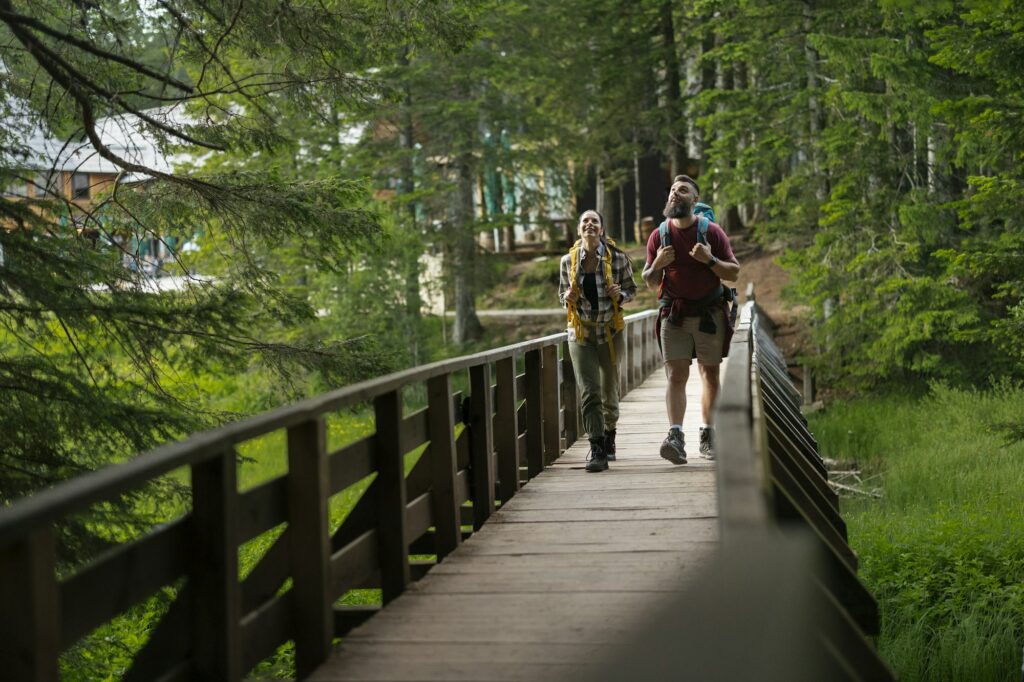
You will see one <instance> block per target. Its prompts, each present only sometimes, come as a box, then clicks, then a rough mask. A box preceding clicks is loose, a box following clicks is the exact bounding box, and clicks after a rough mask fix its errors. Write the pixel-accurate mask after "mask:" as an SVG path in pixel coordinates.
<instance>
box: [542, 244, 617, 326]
mask: <svg viewBox="0 0 1024 682" xmlns="http://www.w3.org/2000/svg"><path fill="white" fill-rule="evenodd" d="M606 248H608V245H607V244H605V242H604V241H603V240H602V241H601V243H600V244H599V245H598V247H597V255H598V258H601V259H602V264H601V265H599V266H598V268H597V310H594V308H592V307H591V305H590V301H589V300H587V297H586V296H584V295H583V255H584V253H586V252H585V251H584V250H583V247H582V246H581V247H580V255H579V264H578V265H577V266H576V271H577V272H576V290H577V291H579V292H580V297H579V298H578V299H576V305H577V310H578V311H579V313H580V319H582V320H583V322H584V323H585V324H586V327H585V330H586V336H587V338H586V339H583V340H579V339H577V338H576V333H575V332H574V331H573V329H572V327H569V329H568V332H569V340H570V341H576V342H577V343H583V344H587V345H591V344H593V343H595V341H596V342H597V343H604V342H605V332H604V325H607V324H609V323H610V322H611V321H612V315H613V314H614V312H615V311H614V309H613V308H612V299H611V297H610V296H609V295H608V291H607V287H606V285H605V282H604V279H605V278H604V265H603V259H604V250H605V249H606ZM571 263H572V256H571V255H570V254H565V255H564V256H562V263H561V268H560V270H559V277H558V301H559V303H561V304H562V307H563V308H564V307H565V305H566V303H565V297H566V295H568V293H569V269H570V267H571ZM612 280H613V282H614V283H615V284H618V285H619V286H620V287H622V298H620V299H619V306H620V307H621V306H622V305H624V304H625V303H626V302H628V301H631V300H633V298H634V297H635V296H636V282H635V281H634V280H633V264H632V263H631V262H630V260H629V256H627V255H626V254H625V252H623V251H620V250H619V249H612ZM592 323H594V324H592Z"/></svg>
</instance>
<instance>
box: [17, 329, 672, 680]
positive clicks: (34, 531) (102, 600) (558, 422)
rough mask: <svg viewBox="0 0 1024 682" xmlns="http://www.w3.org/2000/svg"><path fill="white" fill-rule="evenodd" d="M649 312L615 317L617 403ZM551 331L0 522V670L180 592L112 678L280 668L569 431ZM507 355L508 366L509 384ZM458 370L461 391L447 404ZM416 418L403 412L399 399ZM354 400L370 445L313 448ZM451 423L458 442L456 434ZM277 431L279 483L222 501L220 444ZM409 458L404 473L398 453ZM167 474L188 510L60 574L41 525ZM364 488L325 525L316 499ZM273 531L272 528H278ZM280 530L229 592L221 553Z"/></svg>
mask: <svg viewBox="0 0 1024 682" xmlns="http://www.w3.org/2000/svg"><path fill="white" fill-rule="evenodd" d="M655 316H656V312H655V311H648V312H644V313H639V314H636V315H632V316H630V317H627V318H626V329H625V330H624V332H623V341H624V343H625V360H624V362H622V363H621V365H620V373H621V383H622V388H623V391H624V392H626V391H628V390H630V389H631V388H633V387H634V386H636V385H638V384H639V383H640V382H641V381H642V380H643V379H644V378H645V377H646V376H647V375H648V374H649V373H650V372H651V371H652V370H653V369H654V368H655V367H656V366H657V365H658V364H660V363H659V360H658V349H657V344H656V343H655V341H654V338H653V325H654V322H655ZM566 350H567V347H566V335H565V334H564V333H562V334H555V335H552V336H547V337H544V338H541V339H536V340H533V341H528V342H525V343H519V344H515V345H512V346H506V347H504V348H499V349H496V350H491V351H487V352H483V353H479V354H476V355H470V356H465V357H460V358H456V359H453V360H447V361H443V362H437V363H433V364H430V365H425V366H421V367H416V368H414V369H410V370H408V371H404V372H398V373H395V374H391V375H388V376H384V377H381V378H379V379H374V380H371V381H366V382H363V383H360V384H356V385H353V386H350V387H347V388H343V389H340V390H337V391H333V392H331V393H327V394H324V395H321V396H318V397H315V398H312V399H310V400H306V401H304V402H301V403H298V404H296V405H292V406H290V407H285V408H282V409H278V410H274V411H272V412H267V413H265V414H261V415H258V416H255V417H252V418H249V419H245V420H242V421H238V422H235V423H232V424H228V425H226V426H223V427H221V428H217V429H213V430H210V431H206V432H203V433H199V434H196V435H193V436H191V437H189V438H188V439H186V440H184V441H181V442H177V443H172V444H169V445H165V446H163V447H160V448H157V449H155V450H153V451H150V452H148V453H145V454H142V455H139V456H138V457H135V458H134V459H132V460H130V461H128V462H127V463H124V464H120V465H117V466H111V467H109V468H107V469H103V470H100V471H97V472H95V473H93V474H90V475H87V476H83V477H81V478H78V479H75V480H72V481H69V482H67V483H64V484H62V485H60V486H57V487H55V488H53V489H50V490H47V491H44V492H40V493H38V494H36V495H33V496H31V497H29V498H26V499H24V500H21V501H19V502H17V503H16V504H14V505H13V506H11V507H9V508H7V509H4V510H2V511H0V604H2V608H3V611H2V615H0V671H2V672H0V677H3V678H4V679H15V680H55V679H57V677H58V669H59V657H60V655H61V653H62V652H63V651H65V650H67V649H68V648H69V647H71V646H72V645H74V644H75V643H76V642H78V641H79V640H80V639H81V638H82V637H83V636H85V635H87V634H89V633H90V632H92V631H93V630H94V629H95V628H97V627H98V626H100V625H102V624H104V623H107V622H110V621H111V620H112V619H114V618H115V617H117V616H118V615H119V614H121V613H123V612H124V611H126V610H127V609H129V608H130V607H132V606H133V605H135V604H138V603H139V602H141V601H142V600H144V599H146V598H148V597H150V596H151V595H153V594H155V593H157V592H158V591H160V590H162V589H163V588H165V587H167V586H173V585H176V584H178V583H180V582H181V581H182V579H184V583H183V587H182V588H181V589H179V590H178V591H177V596H176V598H175V599H174V601H173V602H172V603H171V605H170V608H169V609H168V610H167V612H166V614H165V615H164V616H163V618H162V620H161V621H160V623H159V624H158V625H156V627H155V628H154V629H153V631H152V634H151V636H150V637H149V639H148V641H147V643H146V644H145V645H144V646H143V647H142V649H141V650H140V651H138V652H137V653H136V654H135V656H134V659H133V664H132V666H131V668H130V669H129V670H128V672H127V674H126V675H125V677H124V679H126V680H150V679H160V680H191V679H206V680H218V681H222V680H238V679H241V678H242V677H243V676H244V675H245V674H246V673H247V672H248V671H249V670H251V669H252V668H253V667H254V666H255V665H256V664H258V663H259V662H260V661H262V660H264V659H265V658H267V657H268V656H270V655H272V654H273V653H274V652H275V651H276V649H277V648H278V647H279V646H280V645H281V644H283V643H285V642H287V641H289V640H291V641H294V644H295V658H296V668H297V673H298V675H299V676H300V677H301V676H304V675H306V674H308V673H309V672H311V671H312V670H314V669H315V668H316V666H317V665H319V664H320V663H321V662H322V661H324V660H325V659H326V658H327V656H328V654H329V652H330V647H331V640H332V638H333V637H338V636H342V635H344V634H345V633H347V632H348V631H349V630H350V629H351V628H352V627H354V626H355V625H357V624H359V623H360V622H362V621H364V620H365V619H366V618H368V617H369V616H371V615H372V614H373V613H375V612H376V611H377V610H378V608H379V607H337V606H335V605H334V604H335V602H336V601H338V599H339V598H340V597H342V596H344V595H345V594H346V593H347V592H349V591H350V590H352V589H357V588H366V587H379V588H380V589H381V591H382V595H383V602H384V603H385V604H387V603H388V602H390V601H391V600H393V599H394V598H395V597H396V596H398V595H399V594H401V593H402V591H403V590H404V589H405V588H406V586H407V585H408V584H409V583H410V581H413V580H416V579H417V578H418V577H420V576H421V575H423V574H424V573H425V572H426V570H427V569H429V567H430V566H431V565H433V563H434V562H433V561H429V562H420V561H410V558H409V556H410V554H416V555H424V554H425V555H435V556H436V557H437V561H441V560H443V559H444V557H445V556H446V555H448V554H449V553H450V552H452V551H453V550H454V549H455V548H456V547H458V546H459V544H460V542H461V541H462V540H463V538H464V537H466V535H467V534H468V533H470V532H471V531H469V530H468V528H467V527H468V526H472V528H473V529H478V528H479V527H480V526H481V525H482V524H483V523H484V522H485V521H487V519H488V517H489V516H490V514H491V513H492V512H493V511H494V509H495V508H496V505H497V504H498V503H499V502H500V503H504V502H507V501H508V500H509V499H511V498H512V497H513V496H514V495H515V494H516V491H517V490H518V489H519V487H520V486H521V485H522V484H523V483H524V482H525V481H527V480H529V478H531V477H533V476H535V475H536V474H538V473H540V471H541V470H542V469H543V468H544V467H545V466H546V465H548V464H550V463H551V462H552V461H554V460H555V459H556V458H557V457H558V456H559V454H560V453H561V452H562V451H563V450H564V448H565V447H567V446H568V445H571V444H572V443H573V442H575V441H576V439H577V438H578V436H579V434H580V413H579V406H578V404H577V397H576V385H575V380H574V377H573V372H572V367H571V361H570V359H569V355H568V353H567V352H566ZM520 358H522V360H523V363H524V367H525V371H524V372H523V373H517V369H516V367H517V360H518V359H520ZM462 371H468V373H469V392H468V395H466V396H463V395H461V394H460V393H453V391H452V375H453V374H454V373H456V372H462ZM416 384H420V385H422V384H425V385H426V395H427V407H426V408H424V409H421V410H419V411H416V412H414V413H412V414H403V407H402V406H403V401H402V390H403V388H406V387H409V386H412V385H416ZM367 402H371V403H372V410H373V413H374V415H375V424H376V425H375V432H374V433H373V434H371V435H369V436H367V437H365V438H362V439H360V440H357V441H355V442H353V443H349V444H348V445H345V446H344V447H342V448H341V449H339V450H337V451H335V452H328V449H327V439H326V428H325V418H326V416H327V415H328V414H330V413H332V412H336V411H338V410H341V409H345V408H350V407H353V406H357V405H360V404H364V403H367ZM460 420H461V421H462V422H463V423H464V424H465V428H464V429H461V430H460V429H457V428H456V422H457V421H460ZM279 430H285V431H286V432H287V461H288V473H287V474H285V475H283V476H280V477H278V478H275V479H273V480H270V481H268V482H266V483H263V484H261V485H258V486H256V487H254V488H251V489H249V490H246V491H244V492H241V493H240V492H239V491H238V482H237V462H238V457H237V448H238V446H239V445H241V444H243V443H245V442H247V441H251V440H253V439H255V438H259V437H262V436H266V435H268V434H271V433H273V432H276V431H279ZM425 444H426V449H425V450H424V451H423V453H422V455H421V456H420V457H419V459H418V460H417V462H416V463H415V465H414V466H413V467H412V469H411V470H410V471H409V473H408V475H406V474H405V470H404V466H405V455H406V454H407V453H410V452H412V451H414V450H416V449H417V448H422V447H423V446H424V445H425ZM182 467H188V468H189V469H190V472H191V486H192V508H191V511H190V512H189V513H188V514H186V515H185V516H183V517H182V518H179V519H177V520H175V521H173V522H171V523H168V524H164V525H162V526H160V527H157V528H154V529H152V530H151V531H150V532H149V533H147V534H146V535H144V536H142V537H140V538H138V539H136V540H134V541H133V542H131V543H129V544H125V545H122V546H119V547H118V548H117V549H115V550H113V551H111V552H109V553H107V554H105V555H104V556H101V557H99V558H98V559H96V560H95V561H93V562H92V563H90V564H88V565H86V566H84V567H81V568H78V569H77V570H74V571H72V572H70V573H69V574H67V575H64V574H63V573H61V575H60V576H58V566H57V560H56V528H57V527H59V525H60V524H61V523H63V522H64V521H65V520H66V519H67V518H68V517H69V516H71V515H74V514H76V513H81V512H84V511H86V510H87V509H89V508H90V507H91V506H92V505H95V504H97V503H103V502H104V501H108V500H113V499H117V498H118V497H119V496H121V495H123V494H125V493H129V492H131V491H133V490H137V489H139V488H140V487H141V486H143V485H145V484H147V483H148V482H150V481H152V480H154V479H156V478H158V477H160V476H163V475H165V474H167V473H169V472H172V471H174V470H176V469H180V468H182ZM371 475H372V476H374V479H373V481H372V482H371V483H370V484H369V486H368V487H367V488H366V490H365V492H364V493H363V494H362V496H361V497H360V498H359V500H358V502H357V503H356V504H355V506H354V507H353V508H352V510H351V511H350V513H349V514H348V515H347V517H346V518H345V519H344V521H343V522H342V523H341V525H340V527H338V528H337V529H335V530H334V531H333V532H332V531H331V529H330V527H329V504H330V500H331V498H332V497H333V496H335V495H337V494H339V493H341V492H343V491H345V490H346V489H349V488H350V487H351V486H353V485H354V484H357V483H359V482H361V481H364V479H366V478H367V477H369V476H371ZM282 524H285V525H284V530H283V532H280V527H281V526H282ZM274 530H276V531H278V532H280V535H279V536H278V537H277V539H276V540H275V541H274V542H273V544H272V545H271V546H270V549H269V550H268V551H267V552H266V554H265V555H264V556H263V557H262V559H261V560H260V561H259V563H258V564H256V566H255V567H254V568H253V569H252V570H251V571H250V572H249V573H248V574H247V575H246V577H245V579H244V580H239V566H238V556H239V547H240V546H241V545H242V544H243V543H246V542H247V541H250V540H252V539H253V538H256V537H259V536H261V535H263V534H264V533H268V532H270V531H274Z"/></svg>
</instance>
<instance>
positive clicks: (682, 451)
mask: <svg viewBox="0 0 1024 682" xmlns="http://www.w3.org/2000/svg"><path fill="white" fill-rule="evenodd" d="M661 456H662V457H664V458H665V459H667V460H668V461H670V462H672V463H673V464H686V448H685V447H684V446H683V432H682V431H681V430H679V429H669V432H668V438H666V439H665V440H664V442H662V444H661Z"/></svg>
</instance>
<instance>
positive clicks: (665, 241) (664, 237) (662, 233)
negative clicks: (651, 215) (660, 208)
mask: <svg viewBox="0 0 1024 682" xmlns="http://www.w3.org/2000/svg"><path fill="white" fill-rule="evenodd" d="M658 241H659V242H660V245H661V246H668V245H670V244H671V243H672V237H671V236H670V235H669V232H668V221H667V220H662V221H661V225H658Z"/></svg>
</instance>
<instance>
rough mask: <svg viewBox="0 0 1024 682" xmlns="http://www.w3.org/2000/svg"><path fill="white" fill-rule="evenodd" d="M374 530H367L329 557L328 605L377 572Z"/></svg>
mask: <svg viewBox="0 0 1024 682" xmlns="http://www.w3.org/2000/svg"><path fill="white" fill-rule="evenodd" d="M378 546H379V542H378V539H377V531H376V530H368V531H366V532H365V533H363V534H362V535H360V536H359V537H358V538H356V539H355V540H353V541H352V542H350V543H349V544H347V545H345V546H344V547H342V548H341V549H340V550H338V551H337V552H335V553H334V554H332V555H331V591H330V598H329V600H328V603H333V602H334V601H335V600H336V599H338V598H339V597H341V596H342V595H344V594H345V593H346V592H348V591H349V590H354V589H356V588H357V587H359V586H360V585H362V584H363V583H365V582H366V581H367V580H368V579H369V578H370V577H371V576H373V575H374V574H375V573H377V572H378V565H379V559H378V556H379V555H378Z"/></svg>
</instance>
